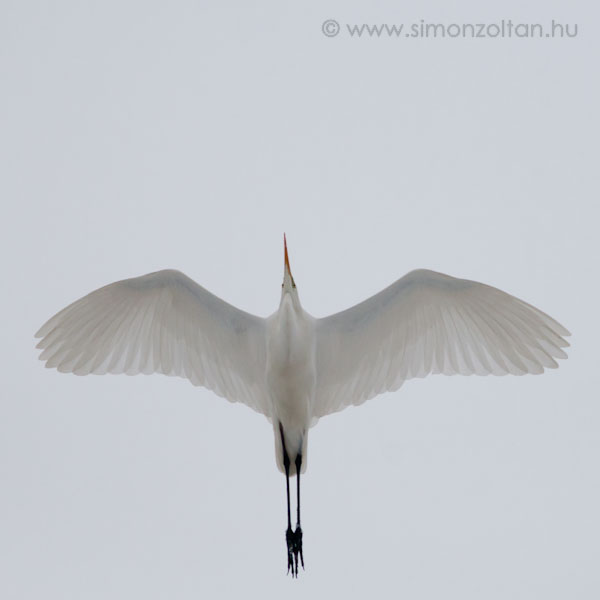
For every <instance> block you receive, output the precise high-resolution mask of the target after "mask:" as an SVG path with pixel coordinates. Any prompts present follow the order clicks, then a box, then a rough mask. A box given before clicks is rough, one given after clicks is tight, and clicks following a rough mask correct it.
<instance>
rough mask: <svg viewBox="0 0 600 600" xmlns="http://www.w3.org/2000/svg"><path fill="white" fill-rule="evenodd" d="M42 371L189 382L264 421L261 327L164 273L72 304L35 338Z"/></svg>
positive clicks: (111, 287)
mask: <svg viewBox="0 0 600 600" xmlns="http://www.w3.org/2000/svg"><path fill="white" fill-rule="evenodd" d="M36 337H41V338H42V340H41V341H40V343H39V344H38V346H37V347H38V348H42V349H43V352H42V353H41V356H40V358H41V359H42V360H45V361H46V367H55V368H57V369H58V370H59V371H62V372H68V373H75V374H76V375H87V374H88V373H96V374H104V373H127V374H128V375H134V374H137V373H146V374H148V373H164V374H165V375H178V376H180V377H187V378H188V379H189V380H190V381H191V382H192V383H193V384H194V385H202V386H205V387H207V388H209V389H211V390H213V391H214V392H215V393H216V394H218V395H219V396H223V397H225V398H227V399H228V400H230V401H231V402H243V403H244V404H247V405H248V406H250V407H251V408H253V409H254V410H257V411H258V412H261V413H263V414H265V415H267V416H269V414H268V413H269V409H268V406H267V403H266V398H267V394H266V390H265V382H264V374H265V360H266V359H265V354H266V334H265V324H264V319H261V318H259V317H255V316H253V315H250V314H248V313H245V312H243V311H241V310H238V309H237V308H235V307H233V306H231V305H230V304H227V303H226V302H223V300H220V299H219V298H217V297H216V296H214V295H213V294H211V293H210V292H208V291H207V290H205V289H204V288H203V287H201V286H199V285H198V284H197V283H195V282H194V281H193V280H191V279H190V278H189V277H186V276H185V275H184V274H183V273H180V272H178V271H172V270H166V271H158V272H157V273H150V274H148V275H144V276H142V277H136V278H134V279H125V280H123V281H117V282H116V283H112V284H110V285H107V286H105V287H103V288H100V289H98V290H96V291H94V292H92V293H91V294H88V295H87V296H84V297H83V298H81V299H80V300H77V301H76V302H74V303H73V304H71V305H70V306H67V308H65V309H64V310H62V311H60V312H59V313H58V314H56V315H55V316H54V317H52V318H51V319H50V320H49V321H48V322H47V323H46V324H45V325H43V326H42V328H41V329H40V330H39V331H38V332H37V333H36Z"/></svg>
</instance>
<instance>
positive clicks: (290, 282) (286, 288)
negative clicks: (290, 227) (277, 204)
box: [281, 233, 300, 304]
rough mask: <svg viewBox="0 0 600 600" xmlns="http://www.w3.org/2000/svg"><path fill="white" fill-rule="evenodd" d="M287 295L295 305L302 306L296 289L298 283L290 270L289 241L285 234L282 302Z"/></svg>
mask: <svg viewBox="0 0 600 600" xmlns="http://www.w3.org/2000/svg"><path fill="white" fill-rule="evenodd" d="M287 294H290V295H291V297H292V301H293V303H294V304H300V300H299V298H298V290H297V289H296V283H295V282H294V278H293V277H292V270H291V268H290V259H289V257H288V251H287V240H286V239H285V233H284V234H283V283H282V284H281V300H282V302H283V299H284V298H285V296H286V295H287Z"/></svg>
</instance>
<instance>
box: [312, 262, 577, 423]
mask: <svg viewBox="0 0 600 600" xmlns="http://www.w3.org/2000/svg"><path fill="white" fill-rule="evenodd" d="M566 335H569V332H568V331H567V330H566V329H565V328H564V327H563V326H562V325H560V324H559V323H557V322H556V321H555V320H554V319H552V318H551V317H549V316H548V315H546V314H545V313H543V312H542V311H540V310H538V309H537V308H535V307H533V306H531V305H530V304H527V303H526V302H523V301H522V300H519V299H518V298H515V297H514V296H510V295H509V294H506V293H505V292H502V291H500V290H498V289H496V288H493V287H491V286H488V285H484V284H482V283H477V282H475V281H468V280H466V279H456V278H454V277H450V276H448V275H444V274H442V273H435V272H434V271H427V270H417V271H412V272H411V273H408V274H407V275H405V276H404V277H402V278H401V279H399V280H398V281H397V282H396V283H394V284H392V285H391V286H389V287H388V288H386V289H385V290H383V291H382V292H380V293H379V294H376V295H375V296H373V297H371V298H369V299H368V300H365V301H364V302H362V303H361V304H357V305H356V306H354V307H352V308H349V309H348V310H345V311H343V312H340V313H337V314H335V315H332V316H330V317H326V318H324V319H318V320H317V359H316V360H317V386H316V401H315V408H314V412H313V415H314V417H315V418H316V419H318V418H319V417H322V416H324V415H327V414H330V413H333V412H336V411H338V410H342V409H343V408H345V407H346V406H349V405H351V404H361V403H362V402H364V401H365V400H368V399H369V398H373V397H374V396H376V395H378V394H381V393H383V392H386V391H394V390H397V389H398V388H399V387H400V386H401V385H402V382H403V381H405V380H406V379H410V378H412V377H424V376H425V375H427V374H428V373H444V374H446V375H452V374H462V375H471V374H477V375H487V374H494V375H504V374H507V373H512V374H515V375H522V374H524V373H542V372H543V370H544V368H553V367H557V366H558V365H557V363H556V361H555V360H554V359H555V358H566V354H565V353H564V352H563V350H562V349H561V348H562V347H564V346H568V345H569V344H568V343H567V342H566V340H565V339H564V338H563V337H562V336H566Z"/></svg>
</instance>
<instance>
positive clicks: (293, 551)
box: [285, 525, 304, 577]
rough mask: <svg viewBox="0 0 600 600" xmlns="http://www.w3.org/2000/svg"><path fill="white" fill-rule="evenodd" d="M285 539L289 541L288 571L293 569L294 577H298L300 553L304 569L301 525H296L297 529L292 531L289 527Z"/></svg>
mask: <svg viewBox="0 0 600 600" xmlns="http://www.w3.org/2000/svg"><path fill="white" fill-rule="evenodd" d="M285 541H286V542H287V552H288V573H289V572H290V570H291V571H292V577H298V555H300V564H301V565H302V569H304V556H303V554H302V529H300V525H298V526H297V527H296V531H292V529H291V527H288V529H287V531H286V532H285Z"/></svg>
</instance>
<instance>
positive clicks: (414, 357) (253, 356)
mask: <svg viewBox="0 0 600 600" xmlns="http://www.w3.org/2000/svg"><path fill="white" fill-rule="evenodd" d="M568 335H569V332H568V331H567V330H566V329H565V328H564V327H563V326H562V325H560V324H559V323H558V322H557V321H555V320H554V319H552V318H551V317H549V316H548V315H546V314H545V313H543V312H542V311H540V310H538V309H537V308H535V307H533V306H531V305H530V304H527V303H526V302H523V301H522V300H519V299H518V298H515V297H514V296H511V295H509V294H506V293H505V292H502V291H500V290H498V289H496V288H493V287H490V286H488V285H484V284H482V283H477V282H475V281H469V280H466V279H456V278H454V277H450V276H448V275H443V274H442V273H435V272H433V271H427V270H417V271H412V272H411V273H408V274H407V275H405V276H404V277H402V278H401V279H399V280H398V281H396V282H395V283H394V284H392V285H391V286H389V287H388V288H386V289H385V290H383V291H382V292H380V293H379V294H376V295H375V296H373V297H371V298H369V299H368V300H365V301H364V302H362V303H361V304H358V305H356V306H354V307H352V308H349V309H348V310H345V311H343V312H340V313H337V314H335V315H332V316H329V317H326V318H323V319H315V318H313V317H312V316H310V315H309V314H308V313H306V312H305V311H304V310H303V309H302V306H301V305H300V300H299V297H298V292H297V289H296V285H295V283H294V280H293V277H292V275H291V270H290V267H289V261H288V258H287V248H286V250H285V266H284V281H283V284H282V295H281V303H280V306H279V309H278V311H277V312H275V313H274V314H273V315H271V316H270V317H268V318H267V319H262V318H259V317H256V316H253V315H251V314H248V313H246V312H244V311H241V310H239V309H237V308H235V307H233V306H231V305H230V304H227V303H226V302H224V301H223V300H221V299H219V298H217V297H216V296H214V295H213V294H211V293H210V292H208V291H207V290H205V289H204V288H203V287H201V286H199V285H198V284H197V283H195V282H194V281H192V280H191V279H190V278H189V277H187V276H186V275H184V274H183V273H180V272H178V271H173V270H166V271H159V272H157V273H150V274H148V275H144V276H142V277H136V278H133V279H126V280H123V281H118V282H116V283H112V284H110V285H107V286H105V287H102V288H100V289H98V290H96V291H94V292H92V293H91V294H88V295H87V296H84V297H83V298H81V299H80V300H77V301H76V302H74V303H73V304H71V305H69V306H67V307H66V308H65V309H63V310H62V311H60V312H59V313H58V314H56V315H55V316H54V317H52V318H51V319H50V320H49V321H48V322H47V323H46V324H45V325H43V326H42V327H41V328H40V330H39V331H38V332H37V334H36V336H37V337H40V338H42V339H41V341H40V342H39V344H38V348H41V349H42V350H43V351H42V353H41V356H40V358H41V359H42V360H45V361H46V366H47V367H54V368H56V369H58V370H59V371H62V372H70V373H75V374H77V375H87V374H89V373H95V374H103V373H127V374H128V375H134V374H137V373H163V374H165V375H177V376H180V377H186V378H187V379H189V380H190V381H191V382H192V383H193V384H194V385H202V386H204V387H207V388H209V389H211V390H213V391H214V392H215V393H216V394H218V395H219V396H223V397H224V398H227V399H228V400H230V401H232V402H242V403H244V404H246V405H248V406H249V407H251V408H253V409H254V410H256V411H258V412H260V413H262V414H264V415H265V416H266V417H267V418H268V419H269V420H270V421H272V423H273V427H274V431H275V446H276V459H277V465H278V467H279V468H280V470H282V471H284V472H286V475H287V476H288V478H289V476H291V475H294V474H295V473H296V467H297V466H300V467H301V472H303V471H304V470H305V469H306V464H307V463H306V446H307V435H308V434H307V432H308V429H309V427H310V426H312V425H314V424H315V423H316V422H317V421H318V419H319V418H320V417H323V416H325V415H328V414H331V413H334V412H336V411H339V410H342V409H343V408H345V407H346V406H349V405H352V404H354V405H356V404H361V403H362V402H364V401H366V400H368V399H369V398H373V397H374V396H377V395H378V394H381V393H383V392H387V391H394V390H397V389H398V388H399V387H400V386H401V385H402V383H403V382H404V381H405V380H407V379H410V378H413V377H424V376H426V375H428V374H429V373H443V374H445V375H454V374H461V375H473V374H476V375H488V374H494V375H505V374H509V373H510V374H513V375H523V374H525V373H542V372H543V371H544V369H545V368H556V367H557V366H558V364H557V362H556V360H555V359H557V358H566V354H565V352H564V351H563V350H562V348H564V347H566V346H568V345H569V344H568V343H567V341H566V340H565V339H564V336H568ZM298 496H299V482H298ZM299 517H300V513H299V509H298V521H299V520H300V519H299ZM288 530H290V525H289V479H288ZM298 530H300V527H299V526H298V528H297V531H298ZM290 535H291V537H290ZM290 535H288V560H289V561H291V560H292V559H291V556H292V555H293V554H294V553H295V554H296V564H295V571H296V574H297V566H298V565H297V555H298V553H300V557H301V559H302V546H301V539H302V538H301V536H302V534H301V531H300V533H299V536H298V535H297V534H294V533H290ZM294 535H296V538H294ZM288 565H289V567H290V568H291V569H292V573H294V563H293V562H288Z"/></svg>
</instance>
